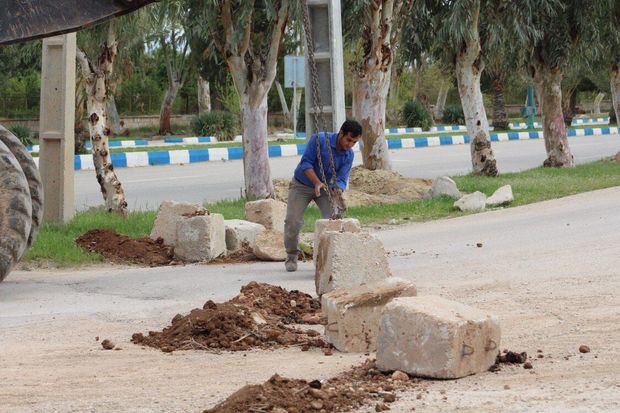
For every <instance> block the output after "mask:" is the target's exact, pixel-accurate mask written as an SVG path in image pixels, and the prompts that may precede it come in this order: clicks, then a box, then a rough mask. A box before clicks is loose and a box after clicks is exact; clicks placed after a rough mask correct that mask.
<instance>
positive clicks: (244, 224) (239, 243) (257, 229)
mask: <svg viewBox="0 0 620 413" xmlns="http://www.w3.org/2000/svg"><path fill="white" fill-rule="evenodd" d="M224 228H225V230H226V249H227V250H228V251H229V252H235V251H238V250H240V249H241V248H242V247H243V245H244V244H246V245H247V246H248V247H249V248H250V249H253V248H254V245H255V243H256V237H257V236H258V235H259V234H260V233H261V232H264V231H265V226H264V225H261V224H257V223H255V222H250V221H244V220H242V219H227V220H225V221H224Z"/></svg>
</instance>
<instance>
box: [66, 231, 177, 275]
mask: <svg viewBox="0 0 620 413" xmlns="http://www.w3.org/2000/svg"><path fill="white" fill-rule="evenodd" d="M75 243H76V244H77V245H79V246H80V247H82V248H84V249H85V250H87V251H90V252H96V253H98V254H101V255H103V256H104V257H106V258H107V259H108V260H110V261H113V262H119V263H128V262H129V263H135V264H142V265H148V266H151V267H155V266H160V265H168V264H170V263H171V262H172V261H173V258H174V249H173V248H172V247H170V246H167V245H164V242H163V239H161V238H159V239H157V240H156V241H154V240H152V239H150V238H147V237H144V238H138V239H131V238H129V237H128V236H126V235H122V234H119V233H118V232H116V231H114V230H111V229H93V230H90V231H88V232H87V233H85V234H84V235H82V236H81V237H79V238H78V239H76V240H75Z"/></svg>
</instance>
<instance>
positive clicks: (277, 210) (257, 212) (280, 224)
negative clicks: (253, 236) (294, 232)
mask: <svg viewBox="0 0 620 413" xmlns="http://www.w3.org/2000/svg"><path fill="white" fill-rule="evenodd" d="M285 218H286V203H284V202H282V201H278V200H276V199H260V200H258V201H252V202H248V203H246V204H245V219H247V220H248V221H251V222H256V223H257V224H261V225H263V226H264V227H265V228H267V229H273V230H276V231H279V232H282V233H284V219H285Z"/></svg>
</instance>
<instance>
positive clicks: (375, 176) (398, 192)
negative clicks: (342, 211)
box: [274, 165, 433, 207]
mask: <svg viewBox="0 0 620 413" xmlns="http://www.w3.org/2000/svg"><path fill="white" fill-rule="evenodd" d="M432 184H433V181H432V180H430V179H419V178H407V177H404V176H402V175H401V174H399V173H398V172H395V171H383V170H376V171H370V170H368V169H365V168H363V167H362V166H361V165H360V166H356V167H354V168H352V169H351V174H350V176H349V189H347V190H346V191H345V192H344V200H345V202H346V204H347V206H348V207H355V206H363V205H373V204H395V203H399V202H407V201H413V200H416V199H422V198H423V197H424V195H425V194H426V193H427V192H428V191H429V190H430V188H431V186H432ZM288 185H289V181H288V180H285V179H276V180H274V187H275V193H276V199H279V200H281V201H284V202H286V201H287V200H288Z"/></svg>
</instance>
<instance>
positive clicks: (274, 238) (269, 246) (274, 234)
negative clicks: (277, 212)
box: [254, 230, 286, 261]
mask: <svg viewBox="0 0 620 413" xmlns="http://www.w3.org/2000/svg"><path fill="white" fill-rule="evenodd" d="M254 255H256V257H257V258H258V259H259V260H263V261H284V260H286V250H285V249H284V235H283V234H282V233H281V232H279V231H274V230H267V231H263V232H261V233H260V234H259V235H258V236H257V237H256V243H255V245H254Z"/></svg>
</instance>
